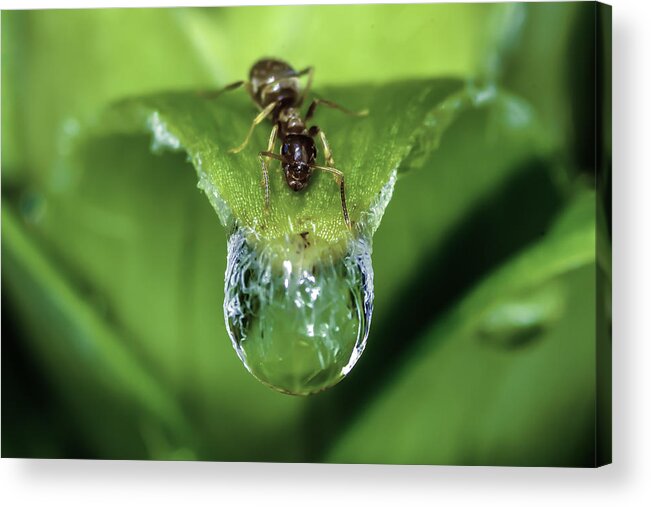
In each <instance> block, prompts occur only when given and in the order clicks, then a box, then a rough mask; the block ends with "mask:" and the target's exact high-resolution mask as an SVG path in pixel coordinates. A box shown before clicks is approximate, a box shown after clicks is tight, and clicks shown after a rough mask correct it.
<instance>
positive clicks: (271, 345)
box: [224, 230, 373, 395]
mask: <svg viewBox="0 0 651 507" xmlns="http://www.w3.org/2000/svg"><path fill="white" fill-rule="evenodd" d="M315 240H316V238H314V239H313V238H310V237H309V235H308V234H307V233H303V234H302V235H296V236H295V237H292V238H287V240H286V241H283V242H281V243H282V244H274V245H268V244H267V245H265V246H261V245H260V242H259V241H257V240H251V236H250V235H249V238H248V239H247V234H245V233H244V232H242V231H241V230H237V231H236V232H234V233H233V235H232V236H231V238H230V239H229V244H228V264H227V268H226V280H225V289H224V317H225V320H226V327H227V329H228V332H229V335H230V337H231V341H232V342H233V346H234V347H235V350H236V351H237V354H238V355H239V357H240V359H241V360H242V362H243V363H244V365H245V366H246V368H247V369H248V370H249V371H250V372H251V373H252V374H253V375H254V376H255V377H256V378H257V379H258V380H260V381H262V382H263V383H265V384H267V385H269V386H270V387H272V388H274V389H277V390H279V391H282V392H285V393H289V394H298V395H307V394H312V393H315V392H318V391H322V390H323V389H327V388H328V387H330V386H333V385H334V384H336V383H337V382H339V381H340V380H341V379H342V378H343V377H344V376H346V375H347V374H348V372H349V371H350V370H351V369H352V367H353V366H354V365H355V363H356V362H357V360H358V359H359V357H360V355H361V353H362V351H363V350H364V346H365V344H366V338H367V336H368V332H369V327H370V323H371V314H372V310H373V268H372V266H371V246H370V241H368V240H366V239H356V240H351V241H350V244H349V245H348V246H347V247H346V248H345V250H342V251H341V252H337V251H336V249H335V250H333V249H332V248H331V247H329V246H325V245H321V244H319V243H318V241H315Z"/></svg>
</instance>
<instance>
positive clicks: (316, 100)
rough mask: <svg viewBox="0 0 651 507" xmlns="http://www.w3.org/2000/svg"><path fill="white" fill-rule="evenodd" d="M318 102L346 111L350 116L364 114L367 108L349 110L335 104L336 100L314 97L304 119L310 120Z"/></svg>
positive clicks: (366, 112)
mask: <svg viewBox="0 0 651 507" xmlns="http://www.w3.org/2000/svg"><path fill="white" fill-rule="evenodd" d="M319 104H323V105H324V106H328V107H331V108H332V109H338V110H339V111H341V112H342V113H346V114H349V115H351V116H366V115H367V114H368V109H363V110H362V111H351V110H350V109H346V108H345V107H343V106H341V105H339V104H337V103H336V102H332V101H331V100H325V99H314V100H313V101H312V103H311V104H310V107H309V108H308V110H307V114H306V115H305V121H310V119H311V118H312V117H313V116H314V111H315V110H316V106H318V105H319Z"/></svg>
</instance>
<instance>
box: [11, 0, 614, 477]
mask: <svg viewBox="0 0 651 507" xmlns="http://www.w3.org/2000/svg"><path fill="white" fill-rule="evenodd" d="M287 27H295V28H296V29H294V28H292V29H287ZM2 47H3V53H2V151H3V159H2V288H3V305H2V336H3V341H2V347H3V350H2V352H3V354H2V358H3V359H2V385H3V390H2V454H3V456H6V457H36V458H97V459H152V460H180V459H183V460H218V461H283V462H327V463H389V464H446V465H522V466H580V467H591V466H597V465H601V464H604V463H607V462H609V461H610V394H609V393H610V373H609V372H610V343H611V341H610V340H611V338H610V311H609V308H610V303H609V297H610V273H611V271H610V236H611V220H610V175H611V164H610V160H611V144H610V8H609V7H607V6H603V5H601V4H596V3H536V4H524V3H508V4H506V3H504V4H502V3H494V4H432V5H359V6H356V5H348V6H293V7H241V8H174V9H136V10H132V9H94V10H57V11H54V10H50V11H48V10H35V11H23V12H21V11H14V12H3V14H2ZM227 85H230V86H228V87H227V88H226V89H224V87H225V86H227ZM249 132H251V135H250V137H249V136H248V135H247V133H249ZM197 187H198V188H197Z"/></svg>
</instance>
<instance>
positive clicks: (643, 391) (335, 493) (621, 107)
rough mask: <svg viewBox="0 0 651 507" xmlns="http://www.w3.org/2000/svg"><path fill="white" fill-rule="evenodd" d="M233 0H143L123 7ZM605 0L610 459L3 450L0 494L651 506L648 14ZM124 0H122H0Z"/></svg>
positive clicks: (640, 6) (97, 501) (6, 498)
mask: <svg viewBox="0 0 651 507" xmlns="http://www.w3.org/2000/svg"><path fill="white" fill-rule="evenodd" d="M234 3H235V2H215V1H211V2H205V1H199V0H195V1H190V2H180V1H163V0H157V1H142V0H140V1H136V2H128V6H129V7H136V6H150V7H151V6H173V5H229V4H230V5H233V4H234ZM245 3H246V4H248V5H259V4H270V3H283V4H302V3H306V2H295V1H290V0H286V1H284V2H261V1H247V2H245ZM308 3H314V2H308ZM318 3H347V2H336V1H335V2H332V1H320V2H318ZM363 3H365V2H363ZM612 3H613V4H614V11H613V41H614V48H613V92H614V101H613V123H614V124H613V133H614V143H613V144H614V150H615V157H614V167H615V181H614V184H613V204H614V206H613V209H614V212H613V223H614V241H615V244H614V248H613V254H614V276H615V280H614V287H613V290H614V292H613V306H614V308H613V312H614V318H615V322H614V340H613V341H614V367H613V375H614V390H613V400H614V407H613V408H614V424H613V426H614V460H615V464H614V465H611V466H609V467H606V468H602V469H598V470H589V469H531V468H520V469H517V468H488V467H486V468H484V467H482V468H469V467H458V468H455V467H416V466H403V467H399V466H358V465H344V466H328V465H279V464H275V465H274V464H247V463H235V464H231V463H164V462H110V461H67V460H59V461H48V460H7V459H4V460H2V461H1V462H0V503H2V504H3V505H11V506H14V505H48V506H57V505H62V506H63V505H65V506H66V507H68V506H71V505H97V506H104V505H106V506H112V507H113V506H116V505H119V506H120V507H122V506H124V505H139V506H142V505H154V504H155V505H171V506H172V505H173V506H175V507H178V506H179V505H194V504H195V503H199V502H201V503H209V504H211V505H215V504H218V503H220V502H223V501H224V500H225V501H227V502H235V504H236V505H239V504H240V503H257V504H260V505H265V506H266V505H294V504H296V505H305V506H306V505H310V506H312V505H336V504H344V505H350V504H353V503H357V504H358V505H368V504H371V503H378V502H379V503H380V504H381V505H396V504H397V505H407V504H412V503H415V502H419V503H421V502H422V503H426V504H427V505H434V504H437V503H438V504H440V505H442V506H446V507H447V506H449V505H472V506H473V507H474V506H476V505H482V506H492V505H495V506H500V507H507V506H518V507H519V506H521V505H527V506H538V505H540V506H544V507H549V506H550V505H554V506H566V505H571V506H584V505H585V506H587V505H590V506H608V507H610V506H613V505H625V506H627V505H651V465H650V463H651V445H650V443H651V392H650V389H649V387H651V367H649V364H648V363H649V361H651V329H650V328H651V326H650V324H649V322H650V319H649V313H650V312H649V300H650V294H649V290H650V289H649V284H650V283H651V276H650V275H651V262H650V261H651V248H650V246H651V242H650V241H649V230H651V220H650V219H651V198H650V197H649V193H650V192H651V164H649V155H648V153H649V148H648V147H649V146H650V145H651V128H650V125H649V121H650V119H651V110H650V108H649V104H650V102H651V101H650V100H649V93H650V92H649V90H651V72H650V69H649V65H648V61H649V55H650V54H651V26H649V20H651V16H649V11H650V9H649V5H648V2H646V1H643V0H613V2H612ZM126 5H127V2H126V1H121V2H117V1H115V2H109V1H87V2H83V1H74V2H73V1H69V0H68V1H29V0H23V1H1V2H0V8H2V9H6V8H43V7H47V8H53V7H58V8H60V7H65V8H80V7H84V8H85V7H89V6H94V7H96V6H110V7H119V6H126Z"/></svg>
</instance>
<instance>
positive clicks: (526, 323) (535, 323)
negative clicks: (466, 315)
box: [479, 283, 565, 348]
mask: <svg viewBox="0 0 651 507" xmlns="http://www.w3.org/2000/svg"><path fill="white" fill-rule="evenodd" d="M564 308H565V291H564V290H563V287H562V286H561V285H559V284H558V283H550V284H547V285H545V286H544V287H542V288H539V289H537V290H535V291H532V292H528V293H526V294H521V295H519V296H518V297H517V298H510V299H508V300H502V301H498V302H496V303H495V304H494V305H492V306H491V307H490V308H489V309H488V310H487V311H486V312H485V313H484V315H483V317H482V318H481V320H480V325H479V336H480V337H481V338H482V339H483V340H485V341H486V342H487V343H491V344H492V345H495V346H499V347H503V348H515V347H519V346H522V345H525V344H529V343H531V342H532V341H533V340H534V339H535V338H537V337H538V336H541V335H542V333H543V331H544V330H545V329H546V328H547V327H548V326H550V325H551V324H553V323H554V322H556V321H557V320H558V318H559V317H560V316H561V315H562V313H563V309H564Z"/></svg>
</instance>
